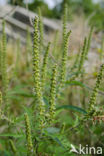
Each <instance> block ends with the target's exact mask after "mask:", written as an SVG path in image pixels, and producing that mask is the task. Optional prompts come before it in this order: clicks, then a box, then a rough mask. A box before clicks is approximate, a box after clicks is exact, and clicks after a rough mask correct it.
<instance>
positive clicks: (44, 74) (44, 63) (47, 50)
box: [42, 42, 51, 87]
mask: <svg viewBox="0 0 104 156" xmlns="http://www.w3.org/2000/svg"><path fill="white" fill-rule="evenodd" d="M50 45H51V43H50V42H49V43H48V46H47V48H46V52H45V55H44V59H43V66H42V87H44V80H45V76H46V72H47V61H48V55H49V50H50Z"/></svg>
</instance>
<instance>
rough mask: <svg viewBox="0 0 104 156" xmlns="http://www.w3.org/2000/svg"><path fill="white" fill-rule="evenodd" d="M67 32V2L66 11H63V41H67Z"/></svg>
mask: <svg viewBox="0 0 104 156" xmlns="http://www.w3.org/2000/svg"><path fill="white" fill-rule="evenodd" d="M66 34H67V4H66V3H65V4H64V13H63V43H64V41H65V38H66Z"/></svg>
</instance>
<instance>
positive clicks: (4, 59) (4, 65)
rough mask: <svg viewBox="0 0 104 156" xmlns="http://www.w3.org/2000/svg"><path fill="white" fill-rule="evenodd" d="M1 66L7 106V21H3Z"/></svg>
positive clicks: (4, 97) (4, 98)
mask: <svg viewBox="0 0 104 156" xmlns="http://www.w3.org/2000/svg"><path fill="white" fill-rule="evenodd" d="M1 68H2V86H3V103H4V104H5V106H7V105H8V98H7V92H8V78H7V56H6V34H5V21H3V35H2V56H1Z"/></svg>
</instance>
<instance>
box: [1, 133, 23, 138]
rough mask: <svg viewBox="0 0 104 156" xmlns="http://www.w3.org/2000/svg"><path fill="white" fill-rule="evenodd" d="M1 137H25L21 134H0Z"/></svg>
mask: <svg viewBox="0 0 104 156" xmlns="http://www.w3.org/2000/svg"><path fill="white" fill-rule="evenodd" d="M0 136H1V137H14V138H21V137H25V135H23V134H8V133H7V134H0Z"/></svg>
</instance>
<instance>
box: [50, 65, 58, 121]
mask: <svg viewBox="0 0 104 156" xmlns="http://www.w3.org/2000/svg"><path fill="white" fill-rule="evenodd" d="M56 68H57V65H55V66H54V68H53V75H52V79H51V89H50V98H49V122H50V123H52V122H53V121H54V115H55V98H56V79H57V69H56Z"/></svg>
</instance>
